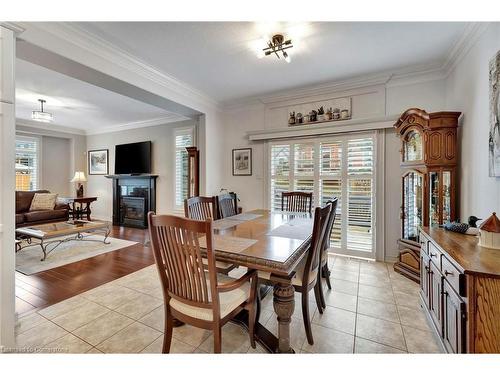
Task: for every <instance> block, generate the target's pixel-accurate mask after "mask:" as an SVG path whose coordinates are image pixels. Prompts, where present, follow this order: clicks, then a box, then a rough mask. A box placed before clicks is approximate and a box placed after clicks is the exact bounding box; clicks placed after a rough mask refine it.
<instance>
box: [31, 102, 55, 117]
mask: <svg viewBox="0 0 500 375" xmlns="http://www.w3.org/2000/svg"><path fill="white" fill-rule="evenodd" d="M38 101H39V102H40V111H32V112H31V118H32V119H33V120H35V121H40V122H52V121H53V120H54V116H52V113H49V112H44V111H43V103H45V102H46V101H45V100H43V99H38Z"/></svg>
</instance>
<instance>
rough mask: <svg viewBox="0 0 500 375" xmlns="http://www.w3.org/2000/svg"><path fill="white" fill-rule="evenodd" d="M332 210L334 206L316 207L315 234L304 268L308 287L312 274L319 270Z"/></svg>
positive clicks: (305, 282) (304, 277) (304, 280)
mask: <svg viewBox="0 0 500 375" xmlns="http://www.w3.org/2000/svg"><path fill="white" fill-rule="evenodd" d="M331 209H332V206H331V205H329V204H327V205H326V206H325V207H316V209H315V210H314V224H313V233H312V238H311V244H310V246H309V250H308V253H307V259H306V264H305V267H304V276H303V285H308V284H309V283H310V282H311V281H313V280H312V279H311V277H312V274H313V272H315V271H318V269H319V266H320V255H321V251H322V246H323V243H324V236H325V233H326V227H327V224H328V218H329V215H330V211H331Z"/></svg>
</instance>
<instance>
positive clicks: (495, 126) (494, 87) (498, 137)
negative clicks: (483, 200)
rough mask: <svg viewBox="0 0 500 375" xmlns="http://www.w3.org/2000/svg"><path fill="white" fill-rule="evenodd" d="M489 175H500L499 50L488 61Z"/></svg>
mask: <svg viewBox="0 0 500 375" xmlns="http://www.w3.org/2000/svg"><path fill="white" fill-rule="evenodd" d="M488 144H489V155H490V158H489V161H490V162H489V175H490V177H500V51H498V52H497V54H496V55H495V56H494V57H493V58H492V59H491V61H490V136H489V140H488Z"/></svg>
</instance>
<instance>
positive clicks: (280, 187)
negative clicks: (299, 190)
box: [270, 144, 290, 210]
mask: <svg viewBox="0 0 500 375" xmlns="http://www.w3.org/2000/svg"><path fill="white" fill-rule="evenodd" d="M289 176H290V145H287V144H283V145H272V146H271V205H270V206H271V209H272V210H281V193H282V192H284V191H288V190H290V182H289Z"/></svg>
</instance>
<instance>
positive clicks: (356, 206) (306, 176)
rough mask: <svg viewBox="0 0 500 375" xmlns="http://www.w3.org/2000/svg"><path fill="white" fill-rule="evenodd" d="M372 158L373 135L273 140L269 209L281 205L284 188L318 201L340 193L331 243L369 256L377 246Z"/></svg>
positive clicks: (341, 249) (356, 253)
mask: <svg viewBox="0 0 500 375" xmlns="http://www.w3.org/2000/svg"><path fill="white" fill-rule="evenodd" d="M374 160H375V159H374V136H373V135H372V134H369V135H357V136H355V135H346V136H338V137H335V138H319V139H315V140H310V139H307V140H296V141H292V142H280V143H271V144H270V208H271V209H273V210H280V209H281V193H282V192H283V191H289V190H296V191H307V192H312V193H313V204H314V205H318V204H321V205H324V204H326V202H327V201H329V200H331V199H332V198H334V197H337V198H338V199H339V203H338V207H337V214H336V219H335V224H334V227H333V230H332V235H331V246H332V247H333V248H334V249H335V251H338V252H346V253H350V254H353V255H366V256H368V255H369V254H370V253H373V249H374V245H373V244H374V236H373V230H374V223H373V218H374V211H373V207H374V181H375V180H374ZM291 166H292V168H291ZM343 218H345V219H343Z"/></svg>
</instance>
